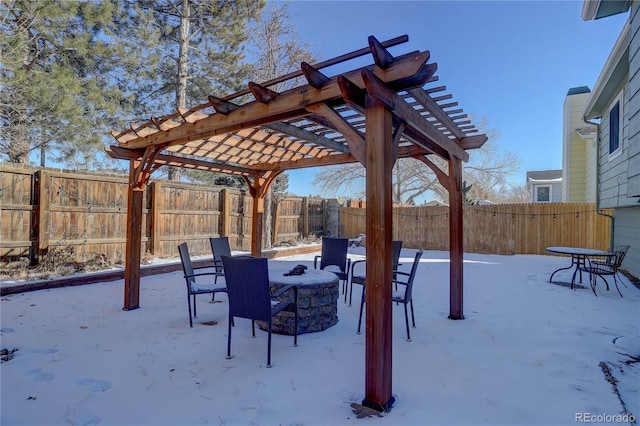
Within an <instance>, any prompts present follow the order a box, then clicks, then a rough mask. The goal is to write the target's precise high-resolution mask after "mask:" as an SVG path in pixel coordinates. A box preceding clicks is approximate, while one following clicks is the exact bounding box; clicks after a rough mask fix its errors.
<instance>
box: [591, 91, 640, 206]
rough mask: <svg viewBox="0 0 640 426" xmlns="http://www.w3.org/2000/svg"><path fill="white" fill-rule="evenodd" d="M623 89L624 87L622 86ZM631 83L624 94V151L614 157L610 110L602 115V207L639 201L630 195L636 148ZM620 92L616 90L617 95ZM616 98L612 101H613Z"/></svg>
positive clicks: (600, 150)
mask: <svg viewBox="0 0 640 426" xmlns="http://www.w3.org/2000/svg"><path fill="white" fill-rule="evenodd" d="M621 89H622V88H621ZM628 92H629V84H625V88H624V92H623V95H622V106H623V108H622V109H623V119H622V123H623V128H622V129H621V134H622V141H621V145H622V152H621V154H620V155H617V156H616V157H614V158H609V111H608V109H607V113H606V114H605V115H604V116H603V117H602V124H601V127H600V140H599V142H598V143H599V159H598V161H599V162H600V207H602V208H615V207H625V206H634V205H636V203H637V202H638V198H633V197H629V196H628V188H627V187H628V175H629V164H630V161H629V157H630V153H631V152H632V151H633V150H634V149H635V148H636V147H635V145H636V143H634V147H633V149H632V148H631V146H630V145H631V144H630V141H629V139H628V136H629V124H628V123H629V111H630V104H629V102H628ZM618 93H619V92H616V96H617V95H618ZM614 99H615V98H612V99H611V100H610V101H611V102H613V101H614Z"/></svg>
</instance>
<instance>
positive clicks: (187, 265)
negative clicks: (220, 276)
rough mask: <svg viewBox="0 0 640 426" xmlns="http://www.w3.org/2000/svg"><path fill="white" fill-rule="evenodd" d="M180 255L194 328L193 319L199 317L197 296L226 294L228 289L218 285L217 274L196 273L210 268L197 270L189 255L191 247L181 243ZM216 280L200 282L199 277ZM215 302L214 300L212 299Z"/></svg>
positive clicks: (190, 321) (190, 318) (190, 316)
mask: <svg viewBox="0 0 640 426" xmlns="http://www.w3.org/2000/svg"><path fill="white" fill-rule="evenodd" d="M178 253H180V262H181V263H182V271H183V272H184V279H185V282H186V284H187V305H188V306H189V326H190V327H193V317H197V316H198V310H197V304H196V295H198V294H212V297H214V296H215V294H216V293H220V292H223V293H226V291H227V287H226V286H225V285H219V284H217V282H216V280H215V279H217V274H216V273H215V272H204V273H196V270H198V269H207V268H210V267H201V268H195V267H194V266H193V263H192V262H191V255H190V254H189V247H188V246H187V243H186V242H185V243H181V244H180V245H178ZM210 276H213V277H215V279H214V280H213V282H212V283H211V282H208V281H207V282H205V283H202V282H198V281H196V278H197V277H210ZM191 297H193V314H192V309H191ZM211 300H213V298H212V299H211Z"/></svg>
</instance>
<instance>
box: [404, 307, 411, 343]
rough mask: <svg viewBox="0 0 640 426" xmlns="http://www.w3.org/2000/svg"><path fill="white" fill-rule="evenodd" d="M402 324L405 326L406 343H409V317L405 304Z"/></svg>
mask: <svg viewBox="0 0 640 426" xmlns="http://www.w3.org/2000/svg"><path fill="white" fill-rule="evenodd" d="M404 323H405V325H406V326H407V342H410V341H411V335H410V334H409V316H408V315H407V304H406V303H405V304H404Z"/></svg>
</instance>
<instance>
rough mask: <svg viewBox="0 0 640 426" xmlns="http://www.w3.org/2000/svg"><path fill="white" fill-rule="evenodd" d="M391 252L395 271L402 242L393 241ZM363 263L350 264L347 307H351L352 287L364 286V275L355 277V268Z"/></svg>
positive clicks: (398, 264)
mask: <svg viewBox="0 0 640 426" xmlns="http://www.w3.org/2000/svg"><path fill="white" fill-rule="evenodd" d="M391 250H392V259H393V269H394V270H395V269H398V266H400V263H399V262H400V252H401V251H402V241H394V242H393V245H392V246H391ZM365 262H366V260H356V261H355V262H352V263H351V271H350V273H351V278H350V279H349V306H351V298H352V296H353V285H354V284H359V285H364V284H365V280H366V275H362V274H358V275H356V267H357V266H358V265H361V264H363V263H365ZM393 278H394V279H395V278H396V276H395V274H394V276H393ZM397 289H398V286H397V285H396V290H397Z"/></svg>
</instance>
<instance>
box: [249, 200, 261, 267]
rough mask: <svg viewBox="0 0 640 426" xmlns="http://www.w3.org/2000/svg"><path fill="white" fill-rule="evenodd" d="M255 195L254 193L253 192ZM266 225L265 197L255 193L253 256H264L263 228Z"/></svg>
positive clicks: (252, 227) (252, 236)
mask: <svg viewBox="0 0 640 426" xmlns="http://www.w3.org/2000/svg"><path fill="white" fill-rule="evenodd" d="M252 195H253V194H252ZM263 227H264V197H260V196H257V195H253V215H252V216H251V256H254V257H261V256H262V228H263Z"/></svg>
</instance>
